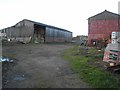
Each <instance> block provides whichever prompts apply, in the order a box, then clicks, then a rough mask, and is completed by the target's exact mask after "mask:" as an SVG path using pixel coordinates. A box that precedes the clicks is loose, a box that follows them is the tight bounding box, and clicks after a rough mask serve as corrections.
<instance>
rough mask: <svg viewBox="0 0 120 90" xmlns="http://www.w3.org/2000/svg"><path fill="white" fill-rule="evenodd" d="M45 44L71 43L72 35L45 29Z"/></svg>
mask: <svg viewBox="0 0 120 90" xmlns="http://www.w3.org/2000/svg"><path fill="white" fill-rule="evenodd" d="M45 30H46V35H45V41H46V42H71V40H72V33H71V32H68V31H64V30H59V29H56V28H51V27H46V29H45Z"/></svg>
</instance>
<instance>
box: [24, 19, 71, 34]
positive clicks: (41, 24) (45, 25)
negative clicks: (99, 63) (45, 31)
mask: <svg viewBox="0 0 120 90" xmlns="http://www.w3.org/2000/svg"><path fill="white" fill-rule="evenodd" d="M24 20H26V21H29V22H32V23H34V24H36V25H40V26H44V27H50V28H54V29H59V30H62V31H67V32H71V31H68V30H66V29H62V28H58V27H55V26H51V25H47V24H43V23H40V22H36V21H32V20H28V19H24ZM71 33H72V32H71Z"/></svg>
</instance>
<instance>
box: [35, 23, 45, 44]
mask: <svg viewBox="0 0 120 90" xmlns="http://www.w3.org/2000/svg"><path fill="white" fill-rule="evenodd" d="M34 41H35V42H36V43H45V27H44V26H41V25H37V24H34Z"/></svg>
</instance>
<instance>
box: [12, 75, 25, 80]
mask: <svg viewBox="0 0 120 90" xmlns="http://www.w3.org/2000/svg"><path fill="white" fill-rule="evenodd" d="M13 80H16V81H22V80H25V77H24V75H16V76H15V77H14V79H13Z"/></svg>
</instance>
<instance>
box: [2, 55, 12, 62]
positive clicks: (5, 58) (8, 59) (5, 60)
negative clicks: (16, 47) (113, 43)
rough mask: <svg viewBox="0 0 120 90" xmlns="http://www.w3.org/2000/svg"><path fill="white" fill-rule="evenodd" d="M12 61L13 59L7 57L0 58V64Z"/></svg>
mask: <svg viewBox="0 0 120 90" xmlns="http://www.w3.org/2000/svg"><path fill="white" fill-rule="evenodd" d="M13 61H14V60H13V59H10V58H8V57H2V56H1V57H0V62H13Z"/></svg>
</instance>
